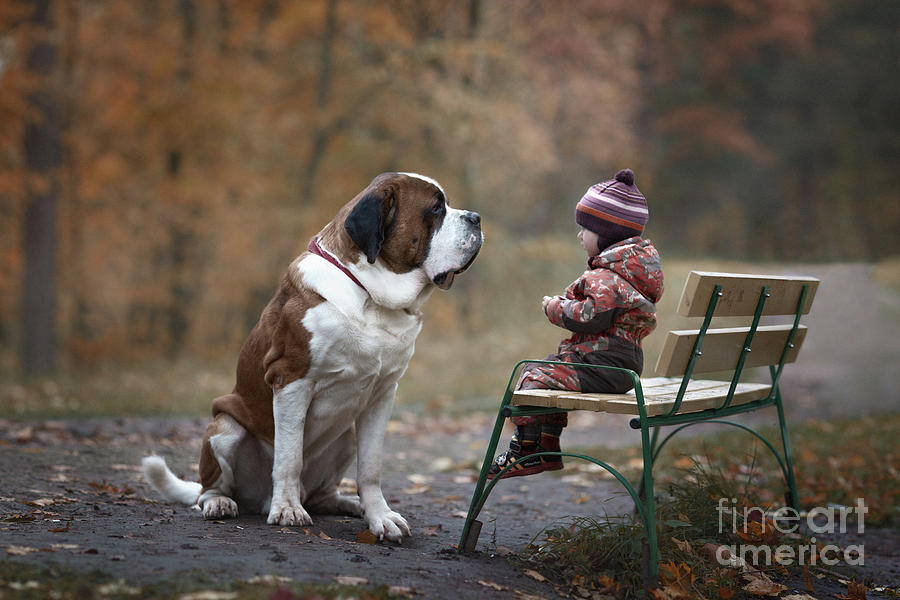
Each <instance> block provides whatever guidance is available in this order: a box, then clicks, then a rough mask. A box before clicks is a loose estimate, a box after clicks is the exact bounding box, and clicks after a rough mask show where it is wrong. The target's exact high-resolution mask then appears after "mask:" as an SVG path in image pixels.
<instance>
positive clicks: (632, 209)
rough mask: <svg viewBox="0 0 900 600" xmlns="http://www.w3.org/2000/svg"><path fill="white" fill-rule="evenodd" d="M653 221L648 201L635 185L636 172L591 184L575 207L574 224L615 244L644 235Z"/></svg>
mask: <svg viewBox="0 0 900 600" xmlns="http://www.w3.org/2000/svg"><path fill="white" fill-rule="evenodd" d="M649 218H650V212H649V211H648V209H647V199H646V198H644V195H643V194H642V193H641V192H640V190H639V189H637V187H636V186H635V185H634V172H633V171H632V170H631V169H622V170H621V171H619V172H618V173H616V176H615V178H613V179H610V180H609V181H604V182H602V183H598V184H596V185H592V186H591V187H590V188H588V191H587V192H585V194H584V197H582V198H581V200H579V201H578V204H577V205H576V206H575V222H576V223H578V224H579V225H581V226H582V227H584V228H585V229H588V230H590V231H593V232H594V233H596V234H597V235H598V236H599V237H600V238H601V239H603V240H605V241H606V242H608V243H610V244H612V243H615V242H619V241H621V240H624V239H628V238H630V237H634V236H636V235H641V234H642V233H643V232H644V226H645V225H646V224H647V221H648V220H649Z"/></svg>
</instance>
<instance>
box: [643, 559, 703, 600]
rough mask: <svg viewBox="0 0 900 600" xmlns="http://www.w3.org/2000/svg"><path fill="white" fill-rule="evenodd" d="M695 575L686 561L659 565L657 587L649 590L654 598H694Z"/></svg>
mask: <svg viewBox="0 0 900 600" xmlns="http://www.w3.org/2000/svg"><path fill="white" fill-rule="evenodd" d="M694 579H695V575H694V573H693V572H692V571H691V568H690V567H689V566H688V565H687V563H684V562H682V563H679V564H677V565H676V564H675V563H674V562H672V561H669V562H665V563H660V565H659V581H660V585H659V588H657V589H655V590H651V591H650V595H651V596H652V597H653V598H654V599H655V600H682V599H684V600H687V599H689V598H696V597H697V593H696V592H695V591H694Z"/></svg>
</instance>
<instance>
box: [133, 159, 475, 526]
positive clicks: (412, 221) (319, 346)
mask: <svg viewBox="0 0 900 600" xmlns="http://www.w3.org/2000/svg"><path fill="white" fill-rule="evenodd" d="M314 240H316V241H317V242H318V245H319V247H320V248H321V250H323V251H324V253H325V254H326V256H327V255H330V257H331V258H332V260H331V261H329V260H327V259H326V258H324V257H323V256H322V255H320V254H317V253H314V252H305V253H303V254H301V255H300V256H299V257H297V258H296V259H295V260H294V261H293V263H292V264H291V266H290V268H289V269H288V272H287V274H286V275H285V277H284V279H283V280H282V282H281V286H280V289H279V290H278V291H277V293H276V294H275V296H274V297H273V298H272V300H271V301H270V302H269V304H268V305H267V306H266V307H265V309H264V310H263V313H262V316H261V317H260V320H259V322H258V323H257V324H256V326H255V327H254V328H253V330H252V331H251V333H250V335H249V337H248V339H247V341H246V342H245V343H244V346H243V348H242V350H241V353H240V357H239V359H238V365H237V379H236V385H235V388H234V391H233V392H232V393H231V394H228V395H226V396H222V397H220V398H217V399H215V400H214V401H213V404H212V413H213V421H212V422H211V423H210V424H209V426H208V427H207V431H206V435H205V437H204V440H203V446H202V450H201V456H200V480H201V481H200V483H194V482H187V481H182V480H180V479H178V478H177V477H176V476H175V475H174V474H173V473H172V472H171V471H170V470H169V469H168V467H167V466H166V464H165V461H164V460H163V459H162V458H160V457H158V456H149V457H146V458H145V459H144V460H143V468H144V474H145V476H146V478H147V480H148V481H149V482H150V483H151V484H152V485H153V487H154V488H155V489H156V490H157V491H158V492H159V493H160V494H161V495H162V496H163V497H164V498H166V500H168V501H170V502H174V501H177V502H182V503H185V504H199V506H200V508H201V510H202V511H203V515H204V516H205V517H206V518H208V519H220V518H223V517H234V516H237V514H238V510H240V511H242V512H253V513H261V514H267V515H268V522H269V523H270V524H273V525H282V526H285V525H288V526H289V525H309V524H311V523H312V520H311V518H310V516H309V513H310V512H312V513H330V514H349V515H356V516H362V517H364V518H365V520H366V523H367V525H368V527H369V530H370V531H371V532H372V533H373V534H375V536H377V537H378V538H380V539H381V538H386V539H388V540H392V541H400V540H401V539H403V538H404V537H405V536H408V535H409V533H410V530H409V525H408V524H407V522H406V520H405V519H404V518H403V517H402V516H401V515H400V514H398V513H396V512H394V511H393V510H391V508H390V507H389V506H388V504H387V502H386V501H385V499H384V495H383V494H382V491H381V482H380V473H381V457H382V446H383V441H384V433H385V428H386V426H387V422H388V418H389V416H390V413H391V409H392V406H393V401H394V394H395V392H396V389H397V382H398V380H399V379H400V377H401V376H402V375H403V373H404V371H405V370H406V367H407V364H408V363H409V360H410V358H411V357H412V355H413V346H414V342H415V339H416V336H417V335H418V333H419V330H420V329H421V327H422V313H421V312H420V308H421V307H422V305H423V303H424V302H425V301H426V300H427V299H428V297H429V296H430V295H431V293H432V292H433V291H434V289H435V288H436V287H441V288H443V289H447V288H449V287H450V285H451V284H452V283H453V278H454V276H455V275H457V274H459V273H460V272H462V271H464V270H465V269H466V268H467V267H468V266H469V265H470V264H471V262H472V261H473V260H474V259H475V256H476V255H477V254H478V251H479V250H480V248H481V244H482V240H483V236H482V233H481V227H480V217H479V216H478V214H477V213H473V212H469V211H464V210H457V209H453V208H450V207H449V205H448V204H447V201H446V196H445V194H444V191H443V189H442V188H441V186H440V185H439V184H438V183H437V182H436V181H434V180H433V179H430V178H428V177H424V176H421V175H416V174H412V173H383V174H381V175H379V176H378V177H376V178H375V179H374V180H373V181H372V183H371V184H369V186H368V187H367V188H366V189H365V190H363V191H362V192H361V193H360V194H359V195H357V196H356V198H354V199H353V200H352V201H350V202H349V203H347V204H346V205H345V206H344V207H343V208H342V209H341V210H340V212H338V214H337V216H336V217H335V218H334V219H333V220H332V221H331V222H330V223H328V224H327V225H326V226H325V228H324V229H322V230H321V231H320V232H319V233H318V235H317V236H316V237H315V238H314ZM310 247H311V249H312V244H311V246H310ZM338 264H339V265H341V266H342V267H343V268H344V269H346V271H349V273H350V274H352V275H353V276H354V277H355V278H356V279H357V280H358V282H359V284H357V283H356V282H354V281H353V279H351V277H350V276H349V275H348V274H347V273H346V272H342V270H341V269H340V267H339V266H337V265H338ZM354 457H355V458H356V461H357V486H358V491H359V497H358V498H357V497H356V496H346V495H342V494H341V493H339V492H338V483H339V482H340V481H341V478H342V476H343V474H344V472H345V471H346V470H347V468H348V466H349V465H350V463H351V462H352V461H353V459H354Z"/></svg>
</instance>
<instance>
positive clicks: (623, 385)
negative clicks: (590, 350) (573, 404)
mask: <svg viewBox="0 0 900 600" xmlns="http://www.w3.org/2000/svg"><path fill="white" fill-rule="evenodd" d="M545 360H553V361H562V362H569V363H576V362H578V363H580V362H583V360H582V358H581V357H580V356H578V355H577V354H563V355H556V354H551V355H550V356H548V357H547V358H546V359H545ZM610 366H616V367H620V366H623V365H620V364H615V363H613V362H612V361H611V362H610ZM581 383H582V382H581V379H580V378H579V376H578V371H576V370H575V368H574V367H569V366H567V365H545V364H540V363H530V364H527V365H525V369H524V370H523V371H522V376H521V377H520V378H519V383H518V384H517V385H516V389H518V390H566V391H569V392H589V393H604V392H609V393H624V392H626V391H628V390H630V389H631V387H632V383H631V378H630V377H628V376H627V375H625V374H624V373H621V372H619V371H612V370H608V371H604V372H603V376H602V377H601V378H600V380H598V381H595V382H591V383H592V384H593V385H591V386H590V389H582V384H581ZM510 420H511V421H512V422H513V424H514V425H542V424H545V423H546V424H548V425H562V426H563V427H565V426H566V425H567V424H568V422H569V421H568V413H566V412H558V413H549V414H544V415H526V416H521V417H512V418H511V419H510Z"/></svg>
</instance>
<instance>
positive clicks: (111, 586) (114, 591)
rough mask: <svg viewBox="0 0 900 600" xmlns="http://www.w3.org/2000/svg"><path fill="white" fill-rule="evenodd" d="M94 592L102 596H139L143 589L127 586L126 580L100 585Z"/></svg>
mask: <svg viewBox="0 0 900 600" xmlns="http://www.w3.org/2000/svg"><path fill="white" fill-rule="evenodd" d="M94 591H95V592H97V593H98V594H100V595H101V596H137V595H139V594H140V593H141V588H138V587H132V586H130V585H127V584H126V583H125V580H124V579H119V580H118V581H112V582H110V583H104V584H102V585H99V586H97V588H96V589H95V590H94Z"/></svg>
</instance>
